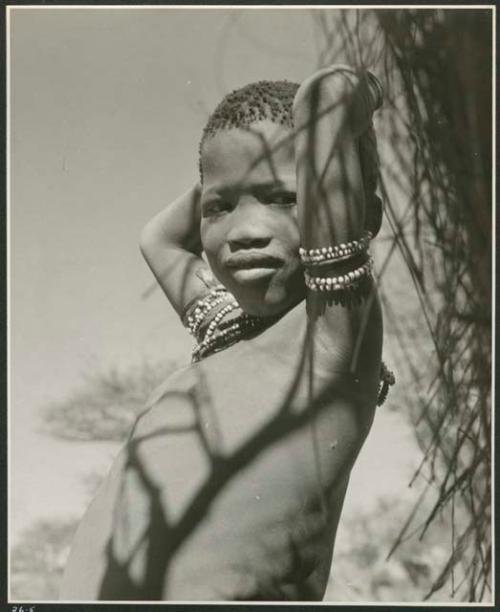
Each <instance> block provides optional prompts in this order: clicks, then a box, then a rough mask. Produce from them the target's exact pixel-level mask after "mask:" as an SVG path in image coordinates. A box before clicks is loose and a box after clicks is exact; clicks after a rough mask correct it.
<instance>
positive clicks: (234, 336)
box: [183, 285, 395, 406]
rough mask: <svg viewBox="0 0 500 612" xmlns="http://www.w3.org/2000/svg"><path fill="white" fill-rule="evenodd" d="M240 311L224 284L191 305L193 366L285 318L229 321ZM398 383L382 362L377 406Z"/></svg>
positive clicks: (241, 316)
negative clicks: (194, 343)
mask: <svg viewBox="0 0 500 612" xmlns="http://www.w3.org/2000/svg"><path fill="white" fill-rule="evenodd" d="M239 309H240V308H239V306H238V303H237V302H236V300H235V299H234V297H233V296H232V295H231V293H229V291H227V289H225V288H224V287H223V286H222V285H221V286H218V287H216V288H214V289H212V290H211V291H210V292H209V293H208V294H207V295H206V296H204V297H202V298H201V299H199V300H197V301H196V302H195V303H194V304H192V305H191V306H190V308H189V310H188V312H187V313H186V315H185V316H184V317H183V320H184V321H185V324H186V327H188V329H189V331H190V332H191V333H192V334H193V336H195V338H196V340H197V344H196V346H195V347H194V349H193V353H192V362H193V363H196V362H198V361H201V360H202V359H204V358H205V357H208V356H210V355H213V354H214V353H218V352H219V351H222V350H224V349H226V348H229V347H230V346H232V345H233V344H236V343H237V342H239V341H240V340H244V339H247V338H250V337H251V336H252V335H255V334H256V333H259V332H261V331H263V330H264V329H266V328H268V327H270V326H271V325H273V324H274V323H275V322H276V321H277V320H278V319H279V318H280V316H281V315H280V316H276V317H257V316H253V315H249V314H246V313H244V312H242V311H241V312H240V313H239V314H237V315H236V316H233V317H232V318H229V319H227V318H226V317H228V315H230V314H231V313H234V312H235V311H236V310H239ZM394 383H395V377H394V374H393V373H392V372H391V371H390V370H389V369H388V368H387V366H386V365H385V363H384V362H383V361H382V364H381V368H380V383H379V391H378V396H377V406H381V405H382V404H383V403H384V402H385V400H386V398H387V395H388V393H389V387H390V386H392V385H394Z"/></svg>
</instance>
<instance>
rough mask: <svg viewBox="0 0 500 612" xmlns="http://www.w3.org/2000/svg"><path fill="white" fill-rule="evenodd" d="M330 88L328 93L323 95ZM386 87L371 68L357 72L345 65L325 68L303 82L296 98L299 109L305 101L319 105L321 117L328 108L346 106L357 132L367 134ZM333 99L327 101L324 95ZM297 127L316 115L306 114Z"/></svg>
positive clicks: (355, 132)
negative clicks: (383, 86)
mask: <svg viewBox="0 0 500 612" xmlns="http://www.w3.org/2000/svg"><path fill="white" fill-rule="evenodd" d="M323 89H326V90H327V91H328V94H329V95H328V96H324V95H320V94H321V91H322V90H323ZM382 96H383V90H382V86H381V84H380V82H379V80H378V79H377V78H376V77H375V76H374V75H373V74H372V73H370V72H365V73H360V74H358V73H356V72H355V71H354V70H353V69H352V68H349V67H348V66H343V65H334V66H329V67H328V68H322V69H321V70H318V71H317V72H315V73H314V74H313V75H311V76H310V77H308V78H307V79H306V80H305V81H303V82H302V84H301V86H300V87H299V89H298V90H297V93H296V95H295V99H294V103H293V106H294V115H295V116H296V115H297V113H296V109H297V107H298V106H299V105H300V104H301V102H303V101H304V99H307V100H308V104H307V105H306V106H307V107H308V108H309V109H311V108H315V109H316V112H315V113H314V116H315V117H316V119H320V118H321V117H323V116H324V115H325V114H327V113H328V112H331V111H333V110H334V109H336V108H338V107H340V106H343V107H344V109H345V111H346V112H347V113H348V115H349V124H350V129H351V131H352V134H353V136H355V137H357V136H360V135H361V134H363V133H364V132H365V131H366V130H367V129H368V128H369V127H370V126H371V122H372V115H373V112H374V111H375V110H376V109H377V108H379V107H380V106H381V104H382ZM325 98H326V99H327V100H331V101H333V102H330V103H329V104H326V105H325V104H323V103H322V102H321V100H322V99H325ZM304 119H305V122H304V121H301V122H300V124H299V125H297V126H296V128H298V129H301V128H304V127H305V125H307V122H308V121H311V120H312V119H313V117H311V116H309V117H306V118H304Z"/></svg>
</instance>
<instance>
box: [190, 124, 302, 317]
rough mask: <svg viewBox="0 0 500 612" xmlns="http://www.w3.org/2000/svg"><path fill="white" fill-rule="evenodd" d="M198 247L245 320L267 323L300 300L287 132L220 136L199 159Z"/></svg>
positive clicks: (258, 130)
mask: <svg viewBox="0 0 500 612" xmlns="http://www.w3.org/2000/svg"><path fill="white" fill-rule="evenodd" d="M201 166H202V172H203V188H202V193H201V211H202V219H201V239H202V243H203V248H204V250H205V253H206V255H207V258H208V261H209V263H210V266H211V268H212V270H213V272H214V273H215V275H216V276H217V278H218V279H219V281H220V282H221V283H223V284H224V285H225V286H226V288H227V289H228V290H229V291H231V293H233V295H234V296H235V297H236V299H237V300H238V302H239V304H240V306H241V307H242V308H243V310H244V311H245V312H248V313H250V314H254V315H261V316H271V315H274V314H278V313H280V312H283V311H284V310H286V309H287V308H290V307H291V306H293V305H294V304H296V303H297V302H298V301H299V300H300V299H301V298H302V297H303V295H304V281H303V275H302V270H301V266H300V260H299V254H298V249H299V246H300V236H299V228H298V224H297V205H296V179H295V159H294V148H293V139H292V132H291V130H289V129H287V128H285V127H283V126H280V125H277V124H275V123H272V122H271V121H259V122H258V123H254V124H252V125H251V126H250V128H249V129H246V130H243V129H239V128H233V129H229V130H222V131H220V132H218V133H217V134H215V136H213V137H212V138H210V139H209V140H208V141H206V142H205V144H204V145H203V149H202V153H201Z"/></svg>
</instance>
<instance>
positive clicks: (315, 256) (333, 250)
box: [299, 232, 372, 266]
mask: <svg viewBox="0 0 500 612" xmlns="http://www.w3.org/2000/svg"><path fill="white" fill-rule="evenodd" d="M371 239H372V233H371V232H365V233H364V234H363V236H362V237H361V239H360V240H351V242H347V243H345V244H344V243H342V244H338V245H335V246H328V247H321V248H318V249H302V248H300V249H299V255H300V260H301V262H302V264H303V265H304V266H313V265H322V264H329V263H337V262H340V261H345V260H347V259H350V258H351V257H353V256H354V255H357V254H358V253H363V252H364V251H367V250H368V246H369V244H370V240H371Z"/></svg>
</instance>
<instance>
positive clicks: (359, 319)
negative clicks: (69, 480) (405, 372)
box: [61, 69, 382, 601]
mask: <svg viewBox="0 0 500 612" xmlns="http://www.w3.org/2000/svg"><path fill="white" fill-rule="evenodd" d="M360 92H361V93H363V92H362V87H361V86H360V84H359V82H358V79H357V77H355V76H354V75H353V74H352V73H345V72H343V71H342V70H336V69H332V70H330V71H321V72H320V73H317V74H316V75H314V76H313V77H312V78H311V79H309V80H308V81H306V82H305V83H304V84H303V85H302V86H301V88H300V89H299V91H298V93H297V96H296V99H295V106H294V121H295V125H296V126H298V128H299V130H298V133H297V134H296V135H295V136H294V135H293V134H291V132H290V131H289V130H286V129H284V128H283V127H281V126H277V125H275V124H272V123H270V122H260V123H258V124H254V125H253V126H251V130H250V131H243V130H237V129H231V130H228V131H225V132H221V133H218V134H216V135H215V136H214V137H213V138H212V139H211V140H209V141H208V142H207V143H206V145H205V147H204V150H203V152H202V167H203V175H204V180H203V186H202V187H201V186H196V187H195V188H193V190H191V191H190V192H188V193H187V194H185V195H184V196H183V197H182V198H180V199H179V200H178V201H177V202H176V203H174V204H173V205H172V208H171V209H167V211H164V212H162V213H160V215H159V216H158V217H157V218H155V222H154V223H151V224H150V225H149V226H148V228H147V229H146V230H145V232H144V234H143V237H142V241H141V247H142V250H143V252H144V254H145V256H146V258H147V260H148V263H149V264H150V266H151V268H152V270H153V272H154V273H155V276H156V278H157V279H158V281H159V283H160V285H161V286H162V288H163V289H164V291H165V293H166V294H167V297H168V298H169V299H170V301H171V302H172V304H173V306H174V307H175V308H176V309H177V311H178V312H179V314H181V313H182V312H183V311H184V309H185V307H186V305H187V304H188V303H189V302H190V301H191V300H192V299H193V298H195V297H196V296H198V295H200V294H202V293H204V292H205V291H206V286H207V284H209V285H210V283H211V281H210V269H209V268H208V267H207V266H206V264H205V263H204V262H203V260H202V259H201V257H200V253H201V249H202V248H203V250H204V251H205V253H206V255H207V258H208V261H209V263H210V267H211V269H212V270H213V272H214V273H215V275H216V276H217V278H218V279H219V280H220V281H222V282H223V283H224V285H225V286H226V287H227V288H228V289H229V290H230V291H231V292H232V293H233V294H234V295H235V296H236V298H237V300H238V302H239V304H240V306H241V307H242V308H243V310H245V311H247V312H249V313H252V314H258V315H260V316H271V315H276V314H282V316H281V318H280V319H279V320H278V322H277V323H275V324H274V325H272V326H271V327H269V328H268V329H267V330H265V331H264V332H262V333H260V334H259V335H257V336H255V337H253V338H250V339H247V340H245V341H240V342H239V343H237V344H235V345H233V346H231V347H229V348H227V349H226V350H224V351H222V352H220V353H216V354H215V355H212V356H210V357H207V358H206V359H204V360H203V361H201V362H199V363H196V364H191V365H190V366H188V367H186V368H184V369H182V370H180V371H179V372H177V373H175V374H174V375H173V376H171V377H169V379H168V380H166V381H165V382H164V384H163V385H162V386H161V387H160V388H159V389H158V390H157V391H156V392H155V393H154V394H153V397H152V398H151V400H150V402H149V406H148V408H147V410H146V411H145V412H144V413H143V415H142V416H141V417H140V418H139V419H138V421H137V423H136V425H135V427H134V430H133V431H132V434H131V436H130V438H129V441H128V443H127V445H126V446H125V447H124V449H123V450H122V452H121V453H120V455H119V457H118V458H117V459H116V461H115V463H114V465H113V467H112V469H111V472H110V474H109V475H108V478H107V479H106V481H105V482H104V484H103V486H102V487H101V489H100V491H99V492H98V494H97V496H96V498H95V500H94V501H93V503H92V505H91V506H90V508H89V510H88V511H87V514H86V515H85V517H84V520H83V521H82V524H81V526H80V528H79V530H78V533H77V535H76V538H75V542H74V545H73V549H72V553H71V556H70V560H69V563H68V567H67V570H66V574H65V579H64V585H63V589H62V593H61V598H62V599H68V600H75V599H78V600H96V599H103V600H119V599H122V600H123V599H125V600H127V599H128V600H177V601H179V600H183V601H186V600H227V601H230V600H320V599H322V597H323V595H324V591H325V588H326V583H327V579H328V574H329V569H330V562H331V557H332V552H333V545H334V540H335V532H336V528H337V524H338V520H339V517H340V512H341V509H342V504H343V499H344V495H345V491H346V487H347V483H348V479H349V474H350V470H351V468H352V465H353V463H354V461H355V459H356V456H357V454H358V452H359V450H360V448H361V445H362V444H363V441H364V439H365V437H366V435H367V433H368V431H369V429H370V426H371V422H372V419H373V414H374V407H375V403H376V396H377V388H378V378H379V371H380V356H381V349H382V319H381V313H380V307H379V304H378V301H377V298H376V294H375V292H374V293H373V295H372V296H371V298H370V299H368V300H366V301H365V302H364V303H363V304H362V305H360V306H358V307H355V308H351V309H346V308H343V307H342V306H340V305H335V304H333V303H332V302H331V300H328V298H327V297H326V296H325V295H324V294H314V293H313V292H306V289H305V286H304V284H303V280H302V278H303V277H302V269H301V267H300V262H299V259H298V247H299V245H301V244H302V245H304V246H306V247H307V248H312V247H314V246H324V245H328V244H335V243H338V242H345V241H349V240H352V239H356V238H359V236H360V235H361V233H362V231H363V229H364V228H370V229H372V230H373V231H374V232H375V233H376V230H377V229H378V227H375V225H376V223H377V221H376V220H375V221H374V217H373V213H372V212H371V211H369V210H367V207H366V205H365V200H364V192H363V185H362V179H361V173H360V167H359V160H358V158H357V149H356V139H357V138H358V136H359V134H360V133H362V132H363V130H364V129H365V127H366V126H365V123H366V122H367V121H369V118H370V116H371V113H370V111H369V109H368V108H366V106H364V104H365V103H366V102H365V97H364V96H363V95H361V94H360ZM365 93H366V92H365ZM322 111H326V112H324V113H322ZM303 125H305V126H307V129H303V130H301V129H300V127H301V126H303ZM311 125H314V126H315V128H314V129H311V127H310V126H311ZM318 177H321V178H320V179H319V178H318ZM186 205H187V206H186ZM181 212H182V213H184V214H181ZM197 215H198V216H197ZM200 216H201V223H200V224H199V225H197V223H193V221H192V219H195V220H196V219H199V218H200ZM190 218H191V221H190V220H189V219H190ZM194 227H198V228H199V230H198V231H196V230H194V229H193V228H194ZM188 245H190V246H188ZM189 249H191V250H189ZM252 257H254V258H255V262H256V263H255V265H253V266H251V267H250V268H249V267H248V266H246V265H245V266H240V265H239V263H238V262H241V261H242V259H243V260H245V261H247V260H248V258H250V259H251V258H252ZM245 258H246V259H245ZM259 258H260V259H259ZM173 260H175V263H172V261H173ZM330 273H332V270H330ZM304 298H305V299H304Z"/></svg>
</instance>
